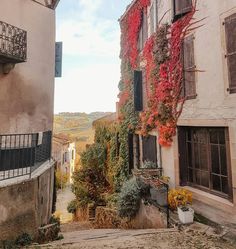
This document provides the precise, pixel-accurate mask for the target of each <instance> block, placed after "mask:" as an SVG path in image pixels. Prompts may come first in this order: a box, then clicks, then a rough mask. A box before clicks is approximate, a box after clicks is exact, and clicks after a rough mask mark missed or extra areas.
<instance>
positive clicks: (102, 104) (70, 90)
mask: <svg viewBox="0 0 236 249" xmlns="http://www.w3.org/2000/svg"><path fill="white" fill-rule="evenodd" d="M130 2H131V0H61V1H60V3H59V5H58V7H57V10H56V15H57V28H56V32H57V33H56V40H57V41H62V42H63V59H62V60H63V62H62V77H61V78H56V81H55V106H54V112H55V113H59V112H86V113H90V112H95V111H115V106H116V101H117V94H118V83H119V79H120V59H119V52H120V27H119V23H118V19H119V17H120V16H121V15H122V13H123V12H124V11H125V8H126V6H127V5H128V4H129V3H130Z"/></svg>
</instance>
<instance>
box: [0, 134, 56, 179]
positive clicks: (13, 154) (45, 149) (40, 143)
mask: <svg viewBox="0 0 236 249" xmlns="http://www.w3.org/2000/svg"><path fill="white" fill-rule="evenodd" d="M51 140H52V132H51V131H47V132H43V133H34V134H14V135H0V181H1V180H6V179H10V178H15V177H18V176H24V175H29V176H31V173H32V172H33V171H35V170H36V169H37V168H39V167H40V166H41V165H42V164H43V163H44V162H46V161H48V160H50V159H51Z"/></svg>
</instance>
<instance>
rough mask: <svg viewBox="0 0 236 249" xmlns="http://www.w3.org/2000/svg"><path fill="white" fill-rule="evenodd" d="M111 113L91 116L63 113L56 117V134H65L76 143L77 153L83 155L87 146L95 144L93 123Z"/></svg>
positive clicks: (79, 113)
mask: <svg viewBox="0 0 236 249" xmlns="http://www.w3.org/2000/svg"><path fill="white" fill-rule="evenodd" d="M109 114H111V113H110V112H92V113H90V114H86V113H81V112H76V113H70V112H63V113H59V114H56V115H54V134H65V135H66V136H68V137H69V138H71V140H73V141H75V142H76V148H77V153H79V154H80V153H81V152H82V151H83V150H84V149H85V147H86V144H91V143H93V140H94V130H93V129H92V123H93V121H94V120H97V119H99V118H102V117H104V116H106V115H109Z"/></svg>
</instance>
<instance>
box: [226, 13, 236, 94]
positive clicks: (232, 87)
mask: <svg viewBox="0 0 236 249" xmlns="http://www.w3.org/2000/svg"><path fill="white" fill-rule="evenodd" d="M224 24H225V34H226V50H227V53H226V58H227V63H228V75H229V89H228V91H229V92H230V93H236V13H235V14H233V15H231V16H229V17H227V18H226V19H225V22H224Z"/></svg>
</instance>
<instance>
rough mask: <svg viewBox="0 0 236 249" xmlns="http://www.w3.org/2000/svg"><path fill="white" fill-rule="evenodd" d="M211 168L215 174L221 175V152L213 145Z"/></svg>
mask: <svg viewBox="0 0 236 249" xmlns="http://www.w3.org/2000/svg"><path fill="white" fill-rule="evenodd" d="M211 168H212V172H213V173H216V174H220V164H219V150H218V146H217V145H211Z"/></svg>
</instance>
